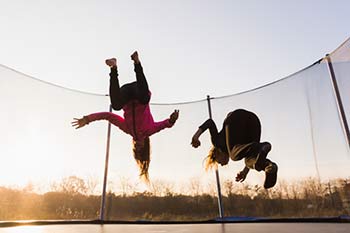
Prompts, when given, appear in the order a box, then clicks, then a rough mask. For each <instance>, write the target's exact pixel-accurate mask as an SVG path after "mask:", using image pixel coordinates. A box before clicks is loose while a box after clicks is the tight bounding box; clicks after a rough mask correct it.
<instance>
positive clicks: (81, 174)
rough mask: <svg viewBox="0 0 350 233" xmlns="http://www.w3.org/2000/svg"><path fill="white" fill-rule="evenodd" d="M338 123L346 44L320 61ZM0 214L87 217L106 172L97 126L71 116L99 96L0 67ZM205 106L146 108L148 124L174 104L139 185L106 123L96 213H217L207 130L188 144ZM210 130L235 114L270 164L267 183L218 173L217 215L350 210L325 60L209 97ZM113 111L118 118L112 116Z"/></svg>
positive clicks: (123, 146) (98, 107) (127, 142)
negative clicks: (248, 122) (273, 174)
mask: <svg viewBox="0 0 350 233" xmlns="http://www.w3.org/2000/svg"><path fill="white" fill-rule="evenodd" d="M329 56H330V58H331V61H332V64H333V67H334V71H335V75H336V79H337V82H338V86H339V91H340V95H341V97H342V102H343V105H344V108H345V113H346V117H347V118H349V117H350V112H349V111H350V109H349V107H348V106H350V103H349V101H350V96H349V91H348V90H349V87H350V83H349V78H348V76H349V74H350V60H349V59H350V41H349V40H348V41H346V42H345V43H344V44H342V45H341V46H340V47H339V48H338V49H336V50H335V51H334V52H333V53H331V54H330V55H329ZM0 90H1V91H0V106H1V107H2V114H1V120H0V129H2V133H1V134H0V140H1V147H0V148H1V149H0V150H1V151H0V152H1V155H2V158H3V160H2V162H1V163H0V177H2V178H1V179H0V186H1V187H0V192H1V195H0V196H1V198H0V205H1V209H2V210H3V211H0V216H1V219H3V220H13V219H15V220H20V219H59V218H63V219H77V218H79V219H96V218H98V217H99V211H100V202H101V193H102V181H103V176H104V166H105V154H106V138H107V122H101V121H99V122H93V123H91V124H89V125H88V126H86V127H84V128H81V129H79V130H75V129H74V128H73V127H71V125H70V122H71V121H72V120H73V117H82V116H84V115H87V114H89V113H93V112H101V111H108V109H109V98H108V97H107V96H104V95H96V94H91V93H83V92H77V91H75V90H69V89H66V88H63V87H59V86H55V85H52V84H49V83H45V82H42V81H40V80H37V79H35V78H32V77H29V76H27V75H25V74H22V73H19V72H17V71H14V70H12V69H10V68H8V67H5V66H0ZM207 104H208V103H207V100H206V99H203V100H200V101H196V102H189V103H177V104H176V103H175V104H151V109H152V113H153V116H154V118H155V120H163V119H165V118H168V117H169V115H170V114H171V112H172V111H173V110H174V109H179V110H180V118H179V120H178V122H177V123H176V125H175V126H174V127H173V128H171V129H165V130H163V131H161V132H159V133H157V134H155V135H153V136H152V137H151V151H152V154H151V165H150V170H149V172H150V179H151V183H150V184H149V185H147V184H144V183H143V182H142V181H141V180H140V179H139V177H138V169H137V166H136V163H135V161H134V159H133V156H132V149H131V148H132V144H131V138H130V137H129V136H128V135H125V134H124V133H123V132H121V131H120V130H118V129H117V128H116V127H113V126H112V132H111V145H110V156H109V173H108V183H107V184H108V185H107V192H108V193H107V198H106V201H107V203H106V209H105V210H106V218H107V219H111V220H137V219H149V220H200V219H208V218H215V217H217V216H218V204H217V201H218V200H217V186H216V180H215V175H214V172H213V171H210V172H205V170H204V158H205V157H206V156H207V154H208V151H209V149H210V147H211V143H210V137H209V132H206V133H204V134H203V135H202V136H201V138H200V140H201V142H202V145H201V146H200V147H199V148H198V149H194V148H192V147H191V145H190V142H191V137H192V135H193V134H194V133H195V131H196V130H197V128H198V126H199V125H201V124H202V123H203V122H204V121H205V120H206V119H208V117H209V113H208V105H207ZM210 104H211V108H212V116H213V120H214V121H215V122H216V125H217V127H218V128H219V130H220V129H221V127H222V123H223V120H224V119H225V117H226V115H227V113H228V112H231V111H233V110H235V109H238V108H244V109H247V110H250V111H253V112H255V113H256V114H257V115H258V116H259V118H260V120H261V123H262V137H261V138H262V141H269V142H271V143H272V151H271V152H270V153H269V156H268V157H269V158H270V159H271V160H273V161H275V162H276V163H277V164H278V166H279V173H278V182H277V185H276V186H275V187H274V188H273V189H270V190H268V191H267V190H264V189H263V188H261V187H262V184H263V182H264V178H265V174H264V173H263V172H257V171H250V173H249V174H248V177H247V179H246V180H245V181H244V183H236V182H234V177H235V175H236V173H237V172H238V171H240V170H241V169H242V168H243V167H244V162H243V161H238V162H233V161H230V162H229V164H228V165H226V166H223V167H219V174H220V183H221V189H222V195H223V206H224V213H225V216H262V217H296V216H298V217H310V216H314V217H323V216H338V215H342V214H349V211H350V202H349V200H350V183H349V182H350V180H349V178H350V175H349V166H350V155H349V147H348V144H347V140H346V136H345V135H346V134H345V133H344V127H343V123H342V118H341V115H340V113H339V110H338V106H337V101H336V98H335V94H334V88H333V84H332V82H331V79H330V73H329V68H328V63H327V62H326V60H325V59H323V60H322V61H320V62H318V63H315V64H313V65H311V66H309V67H307V68H305V69H304V70H302V71H299V72H297V73H295V74H293V75H291V76H289V77H287V78H284V79H281V80H279V81H277V82H274V83H272V84H269V85H266V86H263V87H260V88H257V89H254V90H251V91H247V92H243V93H238V94H234V95H231V96H224V97H212V98H210ZM116 113H118V114H122V113H121V112H116Z"/></svg>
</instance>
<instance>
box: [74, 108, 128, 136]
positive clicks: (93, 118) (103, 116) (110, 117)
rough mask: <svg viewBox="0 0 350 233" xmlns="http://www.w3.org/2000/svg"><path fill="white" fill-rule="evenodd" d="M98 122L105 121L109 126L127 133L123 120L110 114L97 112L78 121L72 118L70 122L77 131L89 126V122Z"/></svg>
mask: <svg viewBox="0 0 350 233" xmlns="http://www.w3.org/2000/svg"><path fill="white" fill-rule="evenodd" d="M98 120H107V121H109V122H110V123H111V124H113V125H115V126H117V127H118V128H120V129H121V130H123V131H124V132H126V133H128V131H127V129H126V124H125V120H124V118H122V117H121V116H119V115H117V114H114V113H111V112H98V113H93V114H90V115H87V116H84V117H83V118H80V119H78V118H74V121H73V122H72V126H73V127H76V129H78V128H81V127H83V126H85V125H87V124H89V123H90V122H93V121H98Z"/></svg>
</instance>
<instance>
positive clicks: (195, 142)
mask: <svg viewBox="0 0 350 233" xmlns="http://www.w3.org/2000/svg"><path fill="white" fill-rule="evenodd" d="M207 129H209V132H210V136H211V139H212V142H213V140H215V139H216V138H217V136H218V129H217V128H216V125H215V122H214V121H213V120H212V119H208V120H206V121H205V122H204V123H203V124H202V125H201V126H199V128H198V130H197V131H196V133H195V134H194V135H193V136H192V141H191V145H192V146H193V147H194V148H197V147H199V146H200V145H201V142H200V141H199V137H200V136H201V135H202V133H204V131H206V130H207ZM213 144H215V143H214V142H213Z"/></svg>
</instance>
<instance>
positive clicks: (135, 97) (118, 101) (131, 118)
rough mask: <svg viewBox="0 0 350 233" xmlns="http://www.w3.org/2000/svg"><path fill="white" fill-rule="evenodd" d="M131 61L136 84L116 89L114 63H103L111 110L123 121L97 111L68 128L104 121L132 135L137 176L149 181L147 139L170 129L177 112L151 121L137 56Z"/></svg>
mask: <svg viewBox="0 0 350 233" xmlns="http://www.w3.org/2000/svg"><path fill="white" fill-rule="evenodd" d="M131 59H132V60H133V61H134V67H135V68H134V70H135V73H136V82H132V83H127V84H125V85H123V86H122V87H120V86H119V80H118V69H117V60H116V59H115V58H111V59H107V60H106V64H107V65H108V66H109V67H110V68H111V72H110V74H109V76H110V86H109V95H110V99H111V104H112V108H113V109H114V110H121V109H123V111H124V118H123V117H121V116H119V115H117V114H114V113H110V112H98V113H92V114H90V115H87V116H84V117H83V118H80V119H77V118H74V121H73V122H72V126H74V127H75V126H76V128H77V129H78V128H81V127H83V126H85V125H87V124H89V123H90V122H93V121H97V120H108V121H109V122H110V123H112V124H113V125H115V126H117V127H118V128H119V129H121V130H122V131H124V132H125V133H127V134H129V135H131V136H132V139H133V140H132V141H133V153H134V158H135V160H136V162H137V164H138V166H139V169H140V177H141V178H143V179H145V181H147V182H148V181H149V178H148V168H149V163H150V140H149V137H150V136H151V135H152V134H155V133H157V132H159V131H161V130H163V129H165V128H171V127H172V126H173V125H174V124H175V122H176V120H177V119H178V117H179V111H178V110H175V111H174V112H173V113H172V114H171V115H170V117H169V118H168V119H165V120H163V121H159V122H155V121H154V120H153V117H152V114H151V111H150V106H149V102H150V99H151V92H150V91H149V89H148V84H147V81H146V77H145V75H144V73H143V69H142V66H141V63H140V60H139V57H138V53H137V52H134V53H133V54H132V55H131Z"/></svg>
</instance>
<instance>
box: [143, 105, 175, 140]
mask: <svg viewBox="0 0 350 233" xmlns="http://www.w3.org/2000/svg"><path fill="white" fill-rule="evenodd" d="M178 118H179V110H177V109H175V110H174V112H173V113H171V115H170V117H169V118H168V119H165V120H163V121H159V122H154V125H153V127H152V128H151V129H150V130H149V132H148V134H149V136H151V135H152V134H155V133H157V132H159V131H161V130H163V129H165V128H171V127H173V125H174V124H175V122H176V121H177V119H178Z"/></svg>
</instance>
